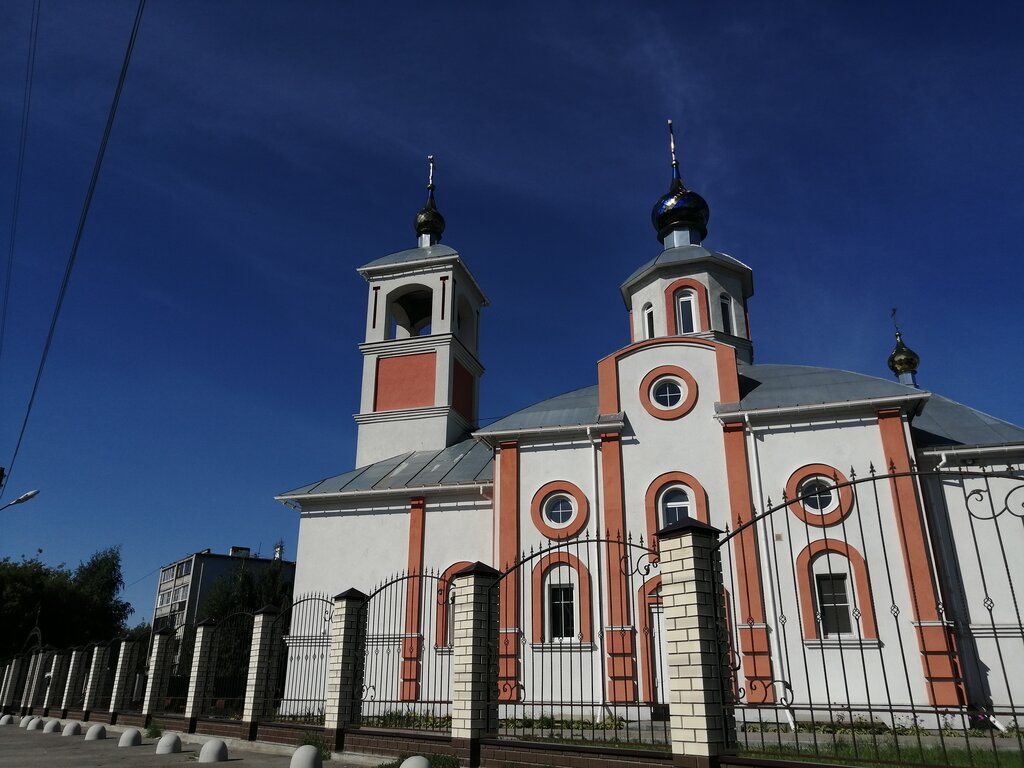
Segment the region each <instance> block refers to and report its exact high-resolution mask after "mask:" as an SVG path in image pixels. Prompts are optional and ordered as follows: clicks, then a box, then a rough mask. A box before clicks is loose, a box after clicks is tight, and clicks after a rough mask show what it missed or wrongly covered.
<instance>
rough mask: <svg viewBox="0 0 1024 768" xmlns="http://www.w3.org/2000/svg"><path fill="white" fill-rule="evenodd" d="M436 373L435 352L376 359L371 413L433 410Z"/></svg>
mask: <svg viewBox="0 0 1024 768" xmlns="http://www.w3.org/2000/svg"><path fill="white" fill-rule="evenodd" d="M436 371H437V353H436V352H425V353H423V354H420V355H406V356H404V357H382V358H380V359H378V360H377V391H376V392H375V393H374V396H373V410H374V411H397V410H399V409H401V408H424V407H430V406H432V405H433V404H434V377H435V373H436Z"/></svg>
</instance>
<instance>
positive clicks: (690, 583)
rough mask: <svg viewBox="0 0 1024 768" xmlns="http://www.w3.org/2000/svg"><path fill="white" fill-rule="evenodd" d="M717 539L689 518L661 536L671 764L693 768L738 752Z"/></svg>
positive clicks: (670, 527)
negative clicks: (723, 643) (724, 639)
mask: <svg viewBox="0 0 1024 768" xmlns="http://www.w3.org/2000/svg"><path fill="white" fill-rule="evenodd" d="M719 533H720V531H718V530H717V529H715V528H712V527H711V526H710V525H707V524H705V523H701V522H699V521H697V520H694V519H692V518H686V519H684V520H681V521H680V522H678V523H675V524H673V525H670V526H668V527H666V528H664V529H662V530H661V531H659V532H658V541H659V542H660V559H661V563H660V564H661V567H660V570H661V595H662V601H663V603H664V606H665V608H664V610H665V643H666V647H667V649H668V677H669V681H668V682H669V719H670V727H671V733H672V757H673V759H674V762H675V763H676V764H677V765H684V766H691V767H692V768H703V767H704V766H713V765H717V763H718V759H719V757H721V756H722V755H728V754H732V753H734V752H735V744H736V717H735V710H734V707H733V702H732V694H731V692H730V689H729V675H728V668H727V655H726V654H725V653H724V652H722V649H721V645H720V642H721V638H722V637H723V636H724V632H725V618H724V617H725V609H724V605H723V603H722V563H721V559H720V557H719V552H718V550H717V549H716V548H715V544H716V542H717V540H718V535H719Z"/></svg>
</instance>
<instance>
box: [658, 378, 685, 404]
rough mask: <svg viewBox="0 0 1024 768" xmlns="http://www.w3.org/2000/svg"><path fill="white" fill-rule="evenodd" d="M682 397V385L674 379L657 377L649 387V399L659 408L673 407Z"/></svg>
mask: <svg viewBox="0 0 1024 768" xmlns="http://www.w3.org/2000/svg"><path fill="white" fill-rule="evenodd" d="M682 399H683V387H682V385H681V384H680V383H679V382H678V381H677V380H676V379H659V380H658V381H656V382H654V386H653V387H652V388H651V400H653V401H654V404H655V405H656V406H658V407H659V408H664V409H665V410H668V409H670V408H675V407H676V406H677V405H679V403H680V402H681V401H682Z"/></svg>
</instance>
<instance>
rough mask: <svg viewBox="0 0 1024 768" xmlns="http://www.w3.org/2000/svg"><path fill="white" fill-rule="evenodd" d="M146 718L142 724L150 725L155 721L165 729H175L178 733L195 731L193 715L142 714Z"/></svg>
mask: <svg viewBox="0 0 1024 768" xmlns="http://www.w3.org/2000/svg"><path fill="white" fill-rule="evenodd" d="M143 717H145V718H146V722H145V723H144V725H147V726H148V725H152V724H153V723H156V724H157V725H159V726H160V727H161V728H162V729H163V730H165V731H177V732H178V733H195V732H196V720H195V718H194V717H185V716H184V715H179V714H173V715H161V714H159V713H158V714H153V715H143Z"/></svg>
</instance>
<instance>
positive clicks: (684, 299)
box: [679, 293, 694, 333]
mask: <svg viewBox="0 0 1024 768" xmlns="http://www.w3.org/2000/svg"><path fill="white" fill-rule="evenodd" d="M693 331H694V324H693V294H691V293H684V294H683V295H682V296H680V297H679V333H693Z"/></svg>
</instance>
